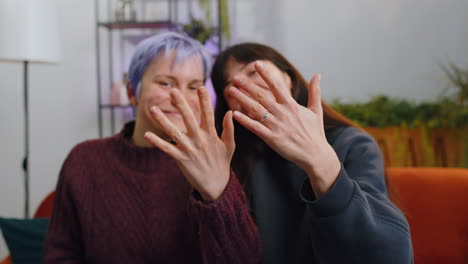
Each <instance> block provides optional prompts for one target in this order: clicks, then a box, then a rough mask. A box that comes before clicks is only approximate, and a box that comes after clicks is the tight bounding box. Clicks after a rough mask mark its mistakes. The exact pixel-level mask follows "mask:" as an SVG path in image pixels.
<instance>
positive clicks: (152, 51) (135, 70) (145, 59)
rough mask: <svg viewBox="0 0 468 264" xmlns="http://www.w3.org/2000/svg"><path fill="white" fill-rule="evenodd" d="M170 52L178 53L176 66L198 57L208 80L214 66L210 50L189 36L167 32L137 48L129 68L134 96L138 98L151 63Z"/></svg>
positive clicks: (149, 39)
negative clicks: (212, 65)
mask: <svg viewBox="0 0 468 264" xmlns="http://www.w3.org/2000/svg"><path fill="white" fill-rule="evenodd" d="M169 51H176V52H177V55H176V58H175V61H174V64H177V63H178V62H180V61H184V60H185V59H187V58H189V57H192V56H193V55H197V56H198V57H199V58H200V60H201V62H202V64H203V71H204V80H205V81H206V80H207V78H208V77H209V74H210V70H211V64H212V62H211V56H210V53H209V52H208V50H207V49H206V48H205V47H204V46H203V45H202V44H201V43H200V42H198V41H197V40H195V39H192V38H190V37H188V36H185V35H182V34H179V33H175V32H165V33H161V34H157V35H154V36H151V37H149V38H146V39H144V40H142V41H141V42H140V43H139V44H138V45H137V46H136V48H135V52H134V53H133V57H132V60H131V62H130V67H129V68H128V78H129V85H131V86H130V88H131V93H132V94H133V95H135V96H138V93H139V92H140V81H141V78H142V77H143V74H144V73H145V71H146V68H147V67H148V65H149V64H150V63H151V61H152V60H153V59H154V58H155V57H157V56H158V55H159V54H162V53H166V54H167V52H169Z"/></svg>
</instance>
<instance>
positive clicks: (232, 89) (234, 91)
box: [228, 86, 236, 95]
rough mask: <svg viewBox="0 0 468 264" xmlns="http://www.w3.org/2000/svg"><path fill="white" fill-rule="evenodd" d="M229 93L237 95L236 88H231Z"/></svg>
mask: <svg viewBox="0 0 468 264" xmlns="http://www.w3.org/2000/svg"><path fill="white" fill-rule="evenodd" d="M228 93H229V94H231V95H232V94H235V93H236V90H235V88H234V87H233V86H231V87H229V90H228Z"/></svg>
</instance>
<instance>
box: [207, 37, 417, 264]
mask: <svg viewBox="0 0 468 264" xmlns="http://www.w3.org/2000/svg"><path fill="white" fill-rule="evenodd" d="M320 78H321V76H320V75H315V76H314V77H313V78H312V80H311V81H310V83H309V84H308V83H307V82H306V81H305V80H304V78H303V77H302V76H301V74H300V73H299V72H298V71H297V69H296V68H295V67H294V66H293V65H291V63H289V62H288V60H286V59H285V58H284V56H282V55H281V54H280V53H278V52H277V51H275V50H274V49H272V48H270V47H268V46H264V45H261V44H255V43H244V44H239V45H235V46H233V47H230V48H228V49H227V50H225V51H223V52H222V53H221V54H219V56H218V57H217V59H216V62H215V64H214V67H213V71H212V73H211V80H212V82H213V86H214V88H215V91H216V94H217V96H218V97H217V105H216V110H215V119H216V124H217V129H218V131H221V129H222V120H223V117H224V116H225V114H226V112H228V111H229V110H233V111H234V112H233V113H232V115H233V118H234V119H235V120H236V121H237V123H236V124H235V142H236V151H235V153H234V157H233V160H232V164H231V166H232V169H233V170H234V172H235V173H236V174H237V175H238V177H239V178H240V179H241V181H242V183H243V184H244V187H245V188H246V190H247V192H248V194H249V199H250V204H251V211H252V214H253V216H254V218H255V220H256V223H257V225H258V228H259V230H260V234H261V237H262V243H263V263H411V262H412V259H413V256H412V246H411V238H410V232H409V227H408V223H407V221H406V219H405V217H404V215H403V214H402V213H401V211H400V210H399V209H398V208H397V207H396V206H395V205H393V204H392V203H391V201H390V200H389V199H388V197H387V191H386V187H385V179H384V165H383V159H382V155H381V153H380V150H379V148H378V145H377V144H376V143H375V141H374V140H373V139H372V137H371V136H370V135H368V134H367V133H366V132H364V131H363V130H361V129H359V128H357V127H356V126H355V125H353V123H352V122H351V121H349V120H348V119H346V118H345V117H344V116H342V115H341V114H339V113H337V112H336V111H334V110H333V109H332V108H331V107H329V106H327V105H326V104H325V103H323V102H322V101H321V93H320ZM229 113H230V111H229Z"/></svg>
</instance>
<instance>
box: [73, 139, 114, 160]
mask: <svg viewBox="0 0 468 264" xmlns="http://www.w3.org/2000/svg"><path fill="white" fill-rule="evenodd" d="M111 141H112V138H104V139H90V140H86V141H83V142H81V143H78V144H76V145H75V146H74V147H73V148H72V149H71V151H70V153H69V154H68V157H67V159H69V158H80V159H83V158H85V157H88V156H90V155H91V156H94V155H97V154H99V153H100V152H102V151H104V150H105V149H107V148H108V146H109V143H110V142H111Z"/></svg>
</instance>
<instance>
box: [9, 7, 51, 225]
mask: <svg viewBox="0 0 468 264" xmlns="http://www.w3.org/2000/svg"><path fill="white" fill-rule="evenodd" d="M58 33H59V32H58V17H57V2H56V0H40V1H39V0H0V39H1V40H0V60H1V61H8V62H21V63H23V67H24V72H23V74H24V75H23V78H24V80H23V84H24V87H23V89H24V141H25V142H24V143H25V147H24V148H25V149H24V152H25V157H24V160H23V164H22V167H23V170H24V217H25V218H28V217H29V173H30V166H29V161H30V156H29V113H28V65H29V63H58V62H59V61H60V41H59V34H58Z"/></svg>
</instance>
